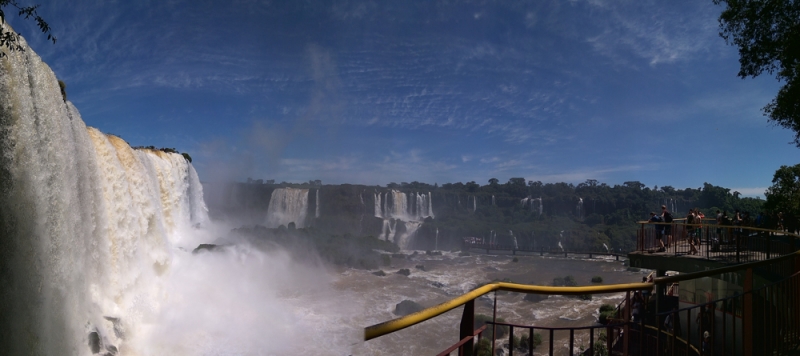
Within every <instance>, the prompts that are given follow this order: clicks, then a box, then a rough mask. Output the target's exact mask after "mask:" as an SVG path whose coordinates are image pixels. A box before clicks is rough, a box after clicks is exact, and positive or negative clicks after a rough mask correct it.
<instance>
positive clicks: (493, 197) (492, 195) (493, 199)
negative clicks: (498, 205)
mask: <svg viewBox="0 0 800 356" xmlns="http://www.w3.org/2000/svg"><path fill="white" fill-rule="evenodd" d="M492 205H495V203H494V194H492Z"/></svg>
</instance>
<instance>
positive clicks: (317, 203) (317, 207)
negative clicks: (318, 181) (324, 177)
mask: <svg viewBox="0 0 800 356" xmlns="http://www.w3.org/2000/svg"><path fill="white" fill-rule="evenodd" d="M314 202H315V203H316V213H315V214H314V217H315V218H319V189H317V197H316V200H315V201H314Z"/></svg>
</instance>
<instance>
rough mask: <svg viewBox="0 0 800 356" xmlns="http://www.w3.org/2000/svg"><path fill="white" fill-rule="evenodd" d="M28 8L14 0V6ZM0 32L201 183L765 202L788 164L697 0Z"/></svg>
mask: <svg viewBox="0 0 800 356" xmlns="http://www.w3.org/2000/svg"><path fill="white" fill-rule="evenodd" d="M26 2H27V1H25V0H20V3H22V4H26ZM36 3H40V5H41V6H40V8H39V14H40V15H41V16H42V17H43V18H44V19H45V20H46V21H47V22H48V23H49V24H50V26H51V28H52V33H53V34H54V35H55V36H57V38H58V41H57V43H56V44H52V43H49V42H47V39H46V37H45V36H42V35H41V34H40V33H38V32H37V30H36V29H35V27H33V25H34V24H33V23H32V22H30V21H28V22H23V21H21V20H20V19H19V18H16V16H13V15H14V13H13V11H10V10H8V9H7V10H6V12H7V13H8V16H7V20H9V21H10V23H11V24H12V26H14V27H15V29H17V30H18V31H19V32H21V33H22V34H23V36H24V37H25V38H26V39H27V40H28V41H29V42H30V44H31V46H32V47H33V48H34V50H35V51H36V52H37V53H38V54H39V55H40V56H41V57H42V58H43V60H44V61H45V62H46V63H48V64H49V65H50V67H51V68H52V69H53V71H54V72H55V73H56V75H57V76H58V78H59V79H61V80H63V81H64V82H65V83H66V84H67V95H68V99H69V100H70V101H72V103H73V104H74V105H75V106H76V107H77V108H78V110H79V111H80V112H81V115H82V117H83V120H84V121H85V122H86V124H87V125H88V126H92V127H96V128H98V129H100V130H101V131H103V132H106V133H111V134H115V135H118V136H120V137H122V138H123V139H125V140H126V141H127V142H128V143H130V144H131V145H133V146H148V145H154V146H157V147H174V148H176V149H178V150H179V151H181V152H187V153H189V154H190V155H191V156H192V158H193V164H194V166H195V168H196V169H197V171H198V174H199V175H200V178H201V180H202V181H222V180H230V179H233V180H238V181H243V180H246V179H247V178H253V179H265V180H266V179H275V180H276V181H278V182H281V181H287V182H305V181H309V180H315V179H320V180H322V181H323V183H324V184H341V183H352V184H369V185H386V184H387V183H390V182H396V183H401V182H412V181H419V182H426V183H430V184H434V183H438V184H440V185H441V184H443V183H452V182H468V181H475V182H478V183H479V184H482V185H483V184H487V182H488V180H489V179H490V178H497V179H499V180H500V182H506V181H507V180H508V179H509V178H513V177H524V178H525V179H526V180H529V181H542V182H544V183H554V182H568V183H574V184H578V183H581V182H584V181H586V180H587V179H596V180H598V181H599V182H602V183H607V184H609V185H615V184H622V183H623V182H626V181H640V182H642V183H644V184H645V185H646V186H648V187H651V188H652V187H654V186H658V187H661V186H667V185H668V186H672V187H674V188H678V189H683V188H699V187H702V186H703V183H705V182H708V183H711V184H713V185H717V186H722V187H726V188H730V189H732V191H734V190H735V191H739V192H740V193H742V194H743V195H745V196H763V192H764V190H765V189H766V187H768V186H770V185H771V180H772V176H773V174H774V173H775V171H776V170H777V169H778V168H779V167H780V166H781V165H794V164H797V163H798V162H797V158H796V157H797V155H798V153H800V149H798V148H796V147H795V146H794V144H792V143H791V141H792V139H793V133H792V132H791V131H789V130H786V129H783V128H781V127H777V126H775V125H773V124H771V123H770V122H769V121H768V120H767V118H766V117H765V116H763V114H762V111H761V109H762V108H763V107H764V106H765V105H766V104H767V103H769V102H770V101H771V100H772V98H773V97H774V96H775V94H776V93H777V91H778V89H779V88H780V86H781V85H782V84H781V83H780V82H778V81H777V80H776V79H775V78H774V77H771V76H769V74H765V75H762V76H761V77H758V78H755V79H753V78H747V79H741V78H739V77H738V76H737V73H738V71H739V55H738V51H737V49H736V48H735V47H733V46H730V45H727V44H726V43H725V40H724V39H722V38H721V37H719V35H718V33H719V27H718V22H717V18H718V16H719V14H720V13H721V11H722V7H720V6H716V5H714V4H713V2H712V1H711V0H708V1H695V0H681V1H650V0H630V1H626V0H614V1H611V0H609V1H604V0H585V1H582V0H571V1H568V0H561V1H248V0H234V1H202V0H194V1H181V0H176V1H170V0H161V1H148V0H141V1H87V0H73V1H68V2H67V1H47V0H42V1H39V0H37V2H36Z"/></svg>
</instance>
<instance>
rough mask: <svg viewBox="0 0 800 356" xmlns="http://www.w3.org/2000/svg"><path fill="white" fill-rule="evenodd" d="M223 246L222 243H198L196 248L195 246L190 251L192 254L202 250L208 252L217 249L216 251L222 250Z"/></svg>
mask: <svg viewBox="0 0 800 356" xmlns="http://www.w3.org/2000/svg"><path fill="white" fill-rule="evenodd" d="M223 247H225V246H223V245H215V244H200V245H199V246H197V248H195V249H194V250H193V251H192V254H198V253H200V252H202V251H209V252H214V251H217V252H219V251H221V250H222V248H223Z"/></svg>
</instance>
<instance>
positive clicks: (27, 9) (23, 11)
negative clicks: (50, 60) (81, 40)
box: [0, 0, 63, 92]
mask: <svg viewBox="0 0 800 356" xmlns="http://www.w3.org/2000/svg"><path fill="white" fill-rule="evenodd" d="M9 7H10V8H13V9H16V10H17V11H18V12H19V13H18V14H17V15H19V16H20V17H22V18H24V19H26V20H28V19H31V20H33V21H35V22H36V25H37V26H38V27H39V30H41V31H42V33H44V34H46V35H47V39H48V40H50V41H52V42H53V43H54V44H55V43H56V37H55V36H53V34H52V33H51V32H50V25H49V24H47V22H46V21H45V20H44V19H43V18H42V17H41V16H39V13H38V12H37V11H36V10H37V9H38V8H39V5H33V6H22V5H20V4H19V3H18V2H17V1H16V0H0V24H3V25H5V22H6V15H5V9H7V8H9ZM2 47H5V48H6V49H8V51H10V52H14V51H20V52H21V51H24V50H25V49H24V48H23V47H22V45H20V38H19V35H18V34H16V33H14V32H12V31H9V30H7V29H6V27H5V26H3V27H2V29H1V30H0V49H1V48H2ZM5 55H6V53H5V52H4V51H2V50H0V58H2V57H4V56H5ZM62 92H63V88H62Z"/></svg>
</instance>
